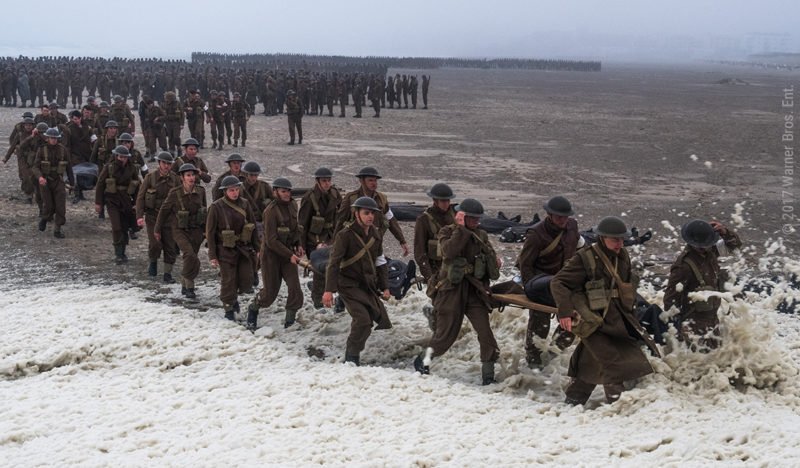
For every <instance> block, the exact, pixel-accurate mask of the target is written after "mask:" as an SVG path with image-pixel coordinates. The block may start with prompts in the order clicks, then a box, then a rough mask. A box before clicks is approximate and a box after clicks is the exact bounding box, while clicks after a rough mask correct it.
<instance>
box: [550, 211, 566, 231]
mask: <svg viewBox="0 0 800 468" xmlns="http://www.w3.org/2000/svg"><path fill="white" fill-rule="evenodd" d="M548 216H550V221H552V222H553V224H555V225H556V226H558V227H560V228H561V229H564V228H565V227H567V221H569V216H561V215H557V214H553V213H550V214H549V215H548Z"/></svg>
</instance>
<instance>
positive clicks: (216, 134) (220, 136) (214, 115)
mask: <svg viewBox="0 0 800 468" xmlns="http://www.w3.org/2000/svg"><path fill="white" fill-rule="evenodd" d="M209 106H210V107H209V110H208V123H209V124H210V125H211V139H212V140H213V142H214V144H213V145H212V146H211V147H212V148H216V149H218V150H220V151H221V150H222V148H223V147H224V145H225V119H226V118H227V117H228V113H229V111H230V107H229V106H228V103H227V102H225V96H224V95H223V94H222V93H217V94H215V95H212V97H211V102H210V103H209Z"/></svg>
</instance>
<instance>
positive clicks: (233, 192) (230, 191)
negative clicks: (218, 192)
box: [225, 187, 239, 201]
mask: <svg viewBox="0 0 800 468" xmlns="http://www.w3.org/2000/svg"><path fill="white" fill-rule="evenodd" d="M225 196H226V197H228V199H229V200H234V201H235V200H237V199H238V198H239V187H230V188H226V189H225Z"/></svg>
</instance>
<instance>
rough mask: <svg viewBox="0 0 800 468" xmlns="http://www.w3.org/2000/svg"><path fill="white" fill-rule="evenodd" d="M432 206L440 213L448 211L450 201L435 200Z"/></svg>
mask: <svg viewBox="0 0 800 468" xmlns="http://www.w3.org/2000/svg"><path fill="white" fill-rule="evenodd" d="M433 206H435V207H436V208H438V209H439V210H441V211H447V210H449V209H450V200H443V199H439V198H436V199H434V200H433Z"/></svg>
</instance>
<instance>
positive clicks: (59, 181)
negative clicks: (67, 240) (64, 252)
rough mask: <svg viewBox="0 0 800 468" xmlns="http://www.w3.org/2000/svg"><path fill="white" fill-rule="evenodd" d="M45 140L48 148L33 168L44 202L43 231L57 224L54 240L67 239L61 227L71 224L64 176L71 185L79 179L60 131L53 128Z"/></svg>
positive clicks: (37, 159) (41, 149)
mask: <svg viewBox="0 0 800 468" xmlns="http://www.w3.org/2000/svg"><path fill="white" fill-rule="evenodd" d="M44 137H45V139H46V140H47V144H45V145H43V146H41V147H40V148H39V149H38V151H37V152H36V156H35V158H34V160H33V164H32V166H31V172H32V173H33V176H34V177H35V178H36V181H37V183H38V187H39V196H40V197H41V201H42V206H41V211H40V216H39V230H40V231H44V230H45V229H46V228H47V223H49V222H50V221H55V228H54V230H53V236H55V237H56V238H58V239H63V238H64V233H63V231H62V230H61V226H63V225H64V224H66V222H67V191H66V187H65V186H64V176H65V175H66V176H67V178H68V179H69V184H70V185H75V176H74V174H73V173H72V165H71V164H70V163H69V154H68V152H67V149H66V148H64V146H63V145H61V144H60V143H59V141H60V140H61V132H59V131H58V129H57V128H49V129H47V131H46V132H45V133H44Z"/></svg>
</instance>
